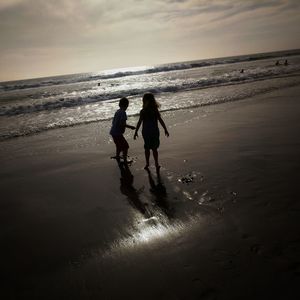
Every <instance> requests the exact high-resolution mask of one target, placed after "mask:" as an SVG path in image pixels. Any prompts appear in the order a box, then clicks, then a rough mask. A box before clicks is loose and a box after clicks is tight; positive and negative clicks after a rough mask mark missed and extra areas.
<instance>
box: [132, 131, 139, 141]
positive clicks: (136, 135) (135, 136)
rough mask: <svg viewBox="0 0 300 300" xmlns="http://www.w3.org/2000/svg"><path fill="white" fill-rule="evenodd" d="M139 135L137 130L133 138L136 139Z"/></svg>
mask: <svg viewBox="0 0 300 300" xmlns="http://www.w3.org/2000/svg"><path fill="white" fill-rule="evenodd" d="M137 137H138V134H137V132H135V134H134V136H133V139H134V140H136V138H137Z"/></svg>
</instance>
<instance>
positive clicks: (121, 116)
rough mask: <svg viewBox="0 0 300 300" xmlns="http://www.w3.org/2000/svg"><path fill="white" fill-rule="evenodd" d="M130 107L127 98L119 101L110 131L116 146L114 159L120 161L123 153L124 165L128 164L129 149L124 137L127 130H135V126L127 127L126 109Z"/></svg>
mask: <svg viewBox="0 0 300 300" xmlns="http://www.w3.org/2000/svg"><path fill="white" fill-rule="evenodd" d="M128 105H129V101H128V99H127V98H125V97H123V98H122V99H120V101H119V107H120V109H118V110H117V111H116V113H115V115H114V118H113V121H112V127H111V130H110V134H111V136H112V138H113V140H114V142H115V144H116V156H114V157H112V158H115V159H117V160H118V161H119V160H120V158H121V157H120V153H121V152H122V153H123V158H124V163H125V164H126V163H127V154H128V148H129V145H128V143H127V141H126V139H125V137H124V136H123V134H124V132H125V129H126V128H130V129H135V127H134V126H131V125H127V124H126V120H127V114H126V109H127V107H128Z"/></svg>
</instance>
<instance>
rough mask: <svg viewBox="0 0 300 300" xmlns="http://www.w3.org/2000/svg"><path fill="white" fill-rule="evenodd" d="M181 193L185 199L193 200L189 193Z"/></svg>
mask: <svg viewBox="0 0 300 300" xmlns="http://www.w3.org/2000/svg"><path fill="white" fill-rule="evenodd" d="M182 193H183V195H184V196H185V197H186V198H187V199H189V200H193V197H192V196H191V194H190V193H189V192H187V191H183V192H182Z"/></svg>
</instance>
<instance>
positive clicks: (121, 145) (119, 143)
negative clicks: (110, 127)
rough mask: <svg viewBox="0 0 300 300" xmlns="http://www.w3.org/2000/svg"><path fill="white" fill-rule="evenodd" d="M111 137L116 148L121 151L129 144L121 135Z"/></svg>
mask: <svg viewBox="0 0 300 300" xmlns="http://www.w3.org/2000/svg"><path fill="white" fill-rule="evenodd" d="M112 138H113V140H114V142H115V144H116V147H117V149H118V150H120V151H123V150H127V149H128V148H129V145H128V143H127V141H126V140H125V138H124V136H123V135H113V136H112Z"/></svg>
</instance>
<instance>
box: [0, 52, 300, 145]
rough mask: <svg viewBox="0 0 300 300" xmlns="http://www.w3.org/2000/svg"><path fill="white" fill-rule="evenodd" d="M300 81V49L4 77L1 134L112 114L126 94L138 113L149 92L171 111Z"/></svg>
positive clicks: (0, 88)
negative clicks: (132, 66)
mask: <svg viewBox="0 0 300 300" xmlns="http://www.w3.org/2000/svg"><path fill="white" fill-rule="evenodd" d="M286 59H287V60H288V63H289V64H288V65H287V66H286V65H284V64H283V63H284V60H286ZM277 60H279V61H280V65H276V64H275V63H276V61H277ZM242 69H243V72H241V70H242ZM299 84H300V50H290V51H281V52H272V53H263V54H253V55H243V56H235V57H225V58H216V59H207V60H198V61H190V62H179V63H171V64H164V65H157V66H144V67H134V68H126V69H114V70H107V71H102V72H98V73H83V74H72V75H64V76H54V77H47V78H37V79H28V80H18V81H9V82H0V140H4V139H8V138H14V137H19V136H24V135H29V134H36V133H39V132H43V131H46V130H49V129H54V128H59V127H67V126H75V125H78V124H84V123H91V122H101V121H104V120H109V119H111V118H112V117H113V114H114V112H115V111H116V109H118V101H119V99H120V98H121V97H124V96H125V97H128V99H129V100H130V106H129V108H128V110H127V114H128V115H129V116H131V115H137V114H138V113H139V111H140V109H141V106H142V101H141V99H142V96H143V94H144V93H145V92H152V93H154V94H155V97H156V99H157V100H158V102H159V103H160V104H161V108H160V110H161V111H169V110H177V109H184V108H190V107H197V106H204V105H216V104H218V103H223V102H229V101H237V100H240V99H244V98H246V97H250V96H254V95H257V94H260V93H265V92H268V91H272V90H276V89H282V88H285V87H289V86H294V85H299Z"/></svg>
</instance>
